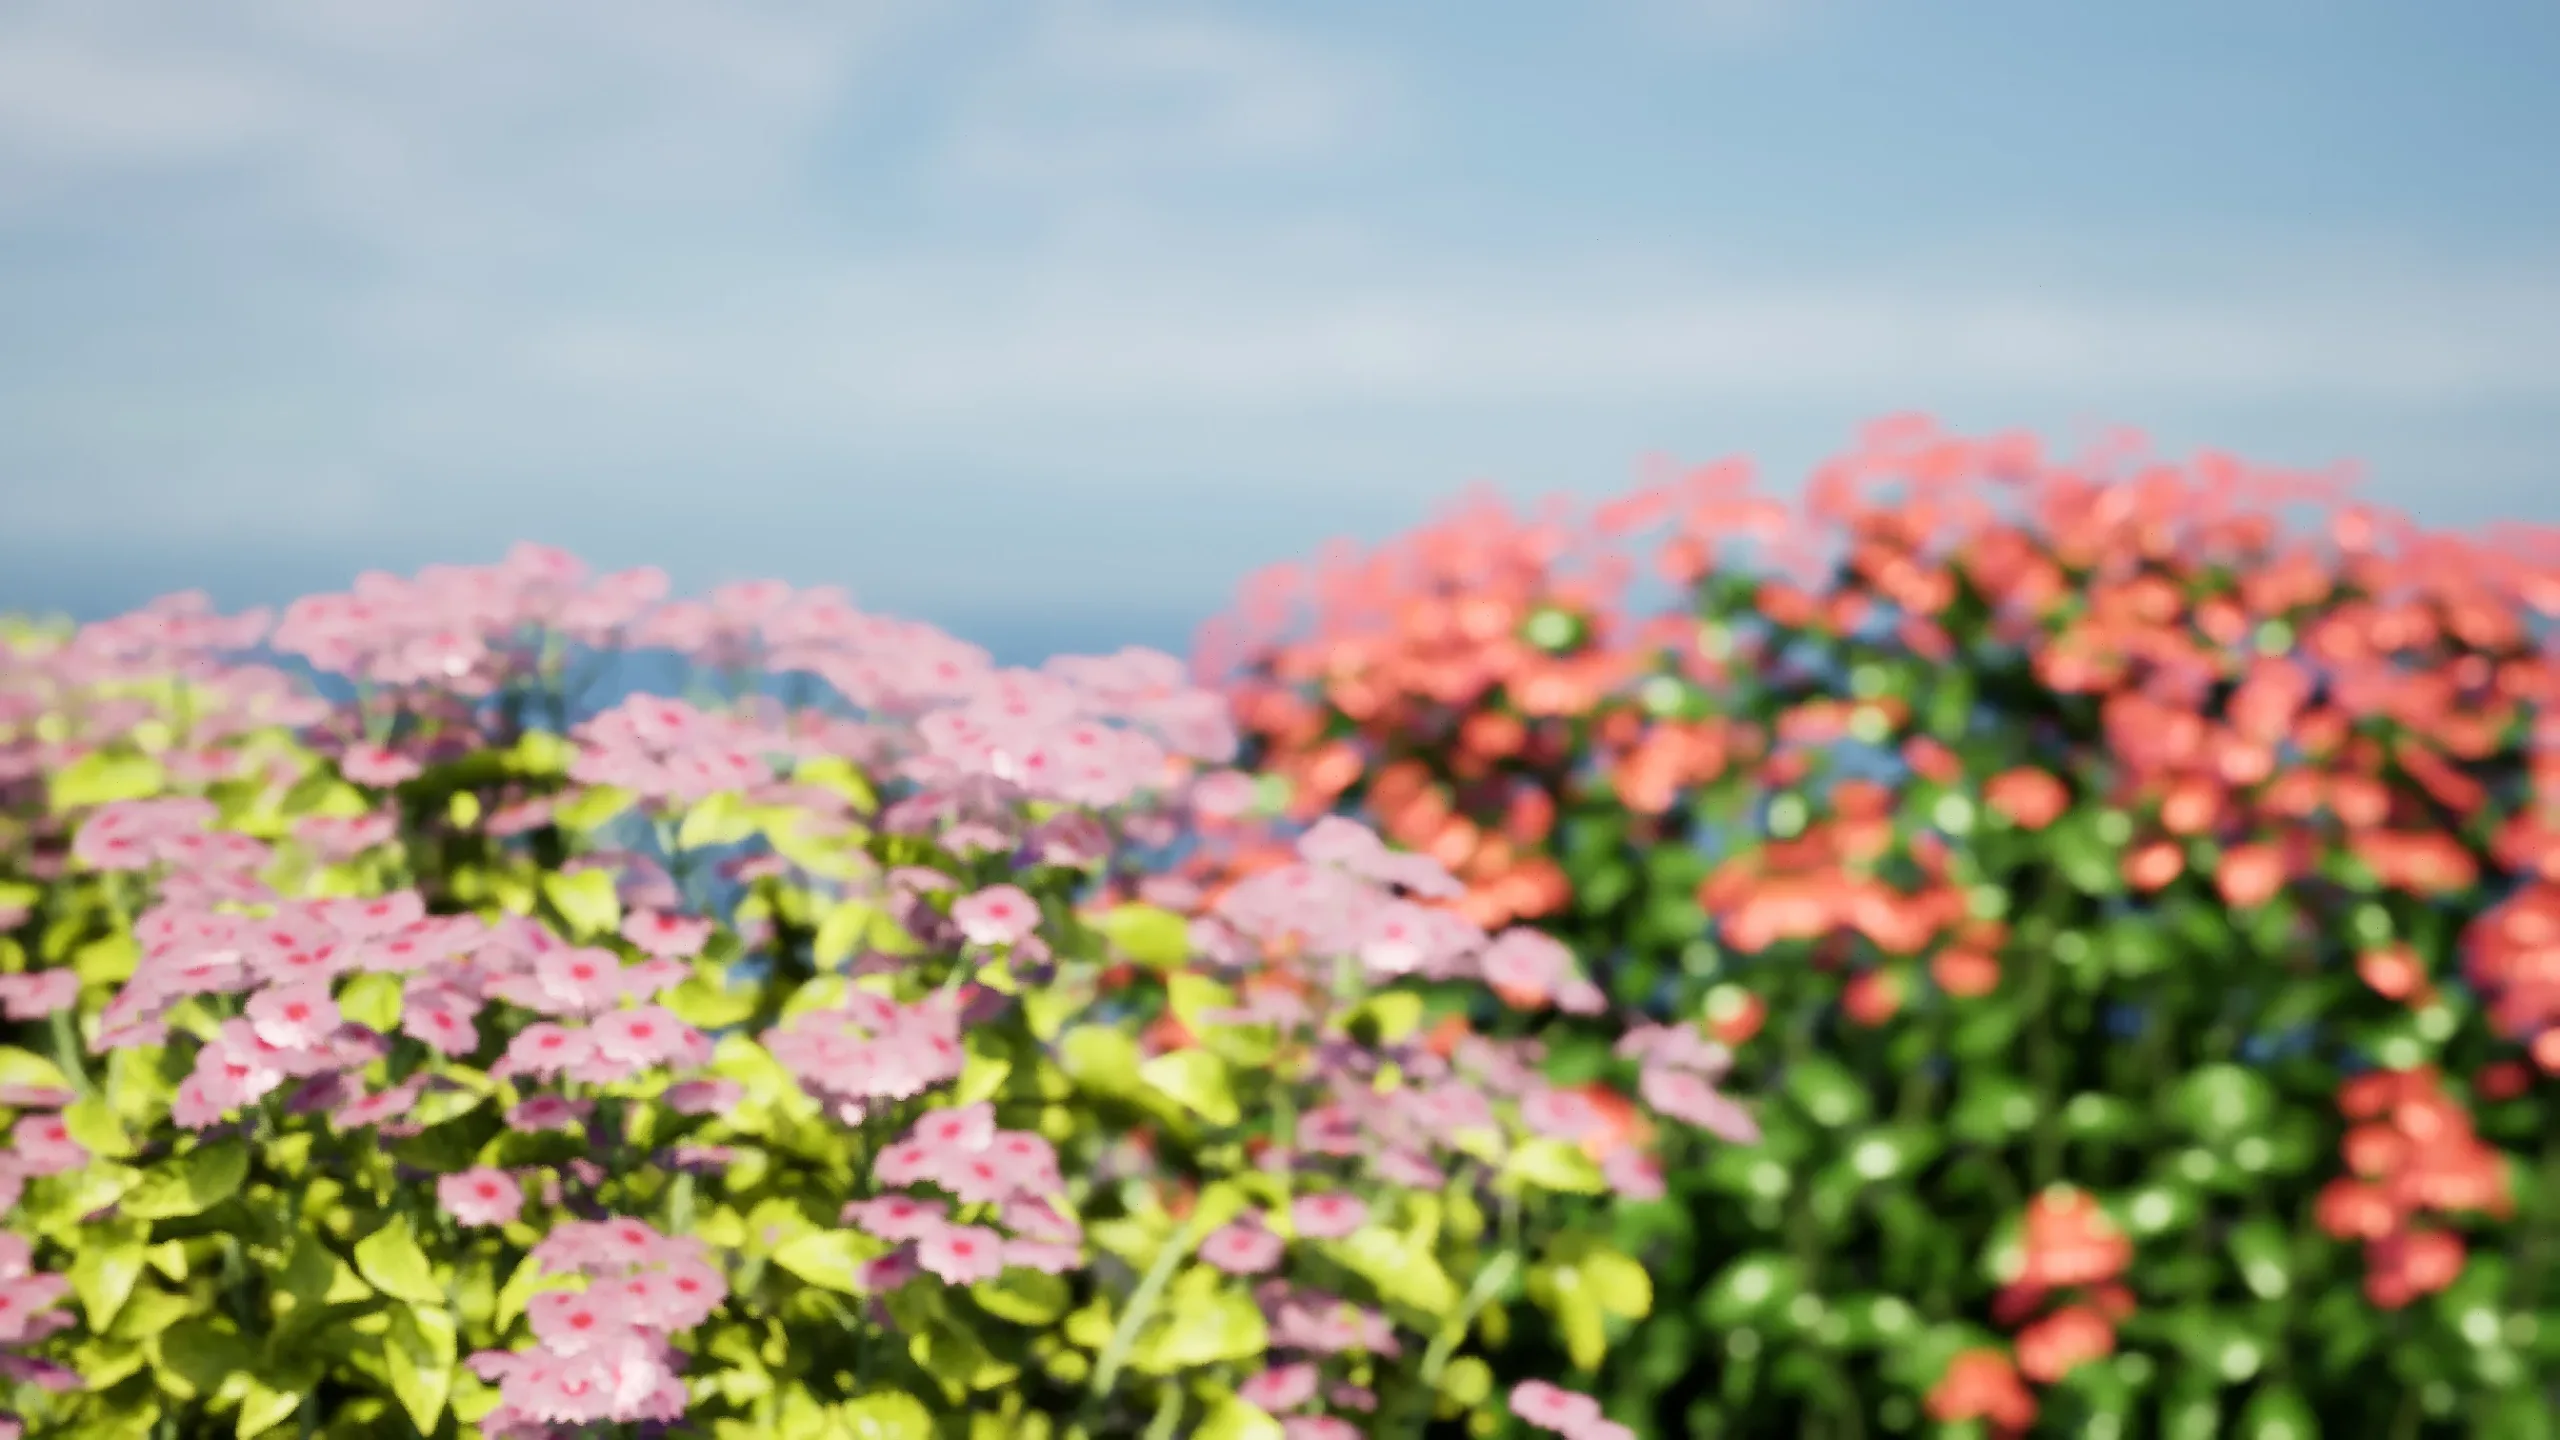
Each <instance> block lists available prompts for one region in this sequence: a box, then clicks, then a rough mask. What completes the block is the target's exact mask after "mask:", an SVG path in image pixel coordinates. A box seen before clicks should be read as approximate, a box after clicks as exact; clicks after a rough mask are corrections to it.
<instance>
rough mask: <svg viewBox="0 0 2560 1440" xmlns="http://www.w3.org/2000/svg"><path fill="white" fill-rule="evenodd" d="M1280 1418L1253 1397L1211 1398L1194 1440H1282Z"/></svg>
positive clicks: (1192, 1436) (1230, 1396) (1194, 1434)
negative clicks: (1249, 1398) (1252, 1398)
mask: <svg viewBox="0 0 2560 1440" xmlns="http://www.w3.org/2000/svg"><path fill="white" fill-rule="evenodd" d="M1282 1433H1283V1432H1282V1431H1281V1429H1280V1422H1279V1421H1277V1420H1275V1419H1273V1418H1272V1417H1271V1412H1270V1411H1268V1410H1265V1409H1263V1408H1262V1407H1261V1406H1259V1405H1256V1404H1254V1403H1253V1402H1252V1401H1250V1400H1242V1399H1238V1398H1237V1397H1236V1396H1234V1395H1221V1396H1219V1397H1218V1398H1217V1399H1215V1400H1212V1401H1210V1402H1209V1413H1207V1414H1206V1415H1203V1416H1201V1417H1200V1428H1198V1429H1196V1430H1194V1431H1192V1432H1191V1440H1281V1436H1282Z"/></svg>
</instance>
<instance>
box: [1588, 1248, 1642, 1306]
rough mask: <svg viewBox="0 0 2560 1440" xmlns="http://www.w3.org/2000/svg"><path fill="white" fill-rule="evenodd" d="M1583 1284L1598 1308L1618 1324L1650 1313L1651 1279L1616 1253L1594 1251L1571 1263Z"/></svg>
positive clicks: (1638, 1266)
mask: <svg viewBox="0 0 2560 1440" xmlns="http://www.w3.org/2000/svg"><path fill="white" fill-rule="evenodd" d="M1573 1268H1574V1269H1576V1270H1578V1271H1580V1272H1581V1275H1582V1284H1583V1286H1584V1288H1586V1289H1588V1290H1589V1291H1590V1292H1591V1294H1592V1295H1593V1297H1594V1298H1596V1299H1597V1300H1598V1301H1599V1302H1600V1308H1601V1309H1602V1310H1605V1311H1607V1312H1608V1313H1610V1314H1612V1315H1615V1316H1617V1317H1618V1318H1619V1319H1621V1320H1641V1319H1643V1318H1644V1317H1645V1316H1647V1315H1649V1314H1651V1313H1653V1277H1652V1276H1651V1275H1649V1274H1647V1273H1646V1272H1645V1268H1644V1267H1643V1266H1642V1265H1639V1264H1637V1263H1636V1262H1635V1261H1634V1260H1632V1259H1630V1258H1629V1257H1627V1256H1625V1255H1621V1254H1619V1253H1618V1252H1617V1251H1615V1250H1611V1249H1607V1248H1605V1247H1601V1248H1595V1249H1593V1250H1592V1251H1591V1252H1590V1253H1589V1254H1587V1255H1584V1256H1582V1257H1581V1258H1580V1259H1578V1260H1576V1261H1575V1262H1574V1266H1573Z"/></svg>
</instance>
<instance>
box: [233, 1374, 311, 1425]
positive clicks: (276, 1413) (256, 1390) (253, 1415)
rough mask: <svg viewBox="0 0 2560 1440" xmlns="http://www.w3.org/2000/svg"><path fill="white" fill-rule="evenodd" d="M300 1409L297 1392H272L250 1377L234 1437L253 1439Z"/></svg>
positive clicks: (299, 1395)
mask: <svg viewBox="0 0 2560 1440" xmlns="http://www.w3.org/2000/svg"><path fill="white" fill-rule="evenodd" d="M300 1408H302V1393H301V1392H300V1391H298V1390H271V1389H269V1388H267V1385H266V1382H264V1381H262V1380H260V1379H258V1378H257V1377H256V1376H251V1377H249V1383H248V1393H247V1394H245V1395H243V1396H241V1397H240V1422H239V1426H238V1428H237V1429H236V1430H235V1432H234V1433H235V1434H237V1435H238V1436H239V1437H240V1440H254V1437H256V1436H259V1435H264V1434H266V1433H267V1432H268V1431H270V1430H273V1429H274V1428H276V1427H277V1426H278V1425H281V1424H283V1423H284V1422H285V1421H286V1419H287V1418H289V1417H290V1416H291V1415H292V1414H293V1412H294V1411H296V1410H298V1409H300Z"/></svg>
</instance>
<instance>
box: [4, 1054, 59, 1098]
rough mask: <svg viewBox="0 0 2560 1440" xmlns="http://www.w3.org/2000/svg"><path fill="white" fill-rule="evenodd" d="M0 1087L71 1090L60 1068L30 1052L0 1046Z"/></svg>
mask: <svg viewBox="0 0 2560 1440" xmlns="http://www.w3.org/2000/svg"><path fill="white" fill-rule="evenodd" d="M0 1085H25V1086H28V1087H31V1088H43V1089H47V1090H69V1089H71V1088H73V1087H72V1084H71V1080H70V1077H68V1076H66V1075H64V1074H63V1073H62V1069H61V1067H59V1066H57V1065H55V1064H54V1063H53V1062H52V1061H50V1060H47V1059H46V1058H44V1057H43V1056H41V1055H38V1054H37V1053H35V1052H34V1051H32V1050H21V1049H19V1048H18V1047H17V1046H15V1045H0Z"/></svg>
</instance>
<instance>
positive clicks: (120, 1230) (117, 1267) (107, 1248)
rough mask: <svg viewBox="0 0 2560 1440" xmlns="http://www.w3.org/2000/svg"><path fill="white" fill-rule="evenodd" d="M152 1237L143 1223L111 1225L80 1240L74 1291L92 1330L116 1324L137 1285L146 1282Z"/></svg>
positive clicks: (73, 1264) (73, 1269) (73, 1265)
mask: <svg viewBox="0 0 2560 1440" xmlns="http://www.w3.org/2000/svg"><path fill="white" fill-rule="evenodd" d="M150 1237H151V1226H150V1225H149V1224H148V1223H146V1222H144V1221H140V1220H115V1221H110V1222H108V1223H107V1224H105V1225H101V1226H98V1227H96V1228H94V1229H92V1230H90V1231H89V1232H88V1233H86V1234H84V1235H82V1236H81V1237H80V1244H79V1253H78V1254H76V1255H75V1256H73V1257H72V1261H71V1288H72V1290H73V1291H74V1292H75V1293H77V1294H78V1295H79V1297H80V1309H81V1311H82V1313H83V1315H84V1316H85V1317H86V1319H87V1321H88V1326H89V1329H90V1330H92V1331H100V1330H104V1329H106V1328H107V1327H108V1326H110V1325H112V1324H114V1323H115V1318H116V1312H117V1311H119V1310H121V1309H123V1308H124V1302H125V1300H126V1298H127V1297H128V1296H130V1295H132V1294H133V1282H135V1281H136V1280H139V1279H141V1278H142V1265H143V1261H144V1260H145V1259H146V1258H147V1257H146V1256H145V1255H144V1253H143V1252H144V1251H145V1249H147V1248H148V1245H149V1241H150Z"/></svg>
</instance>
